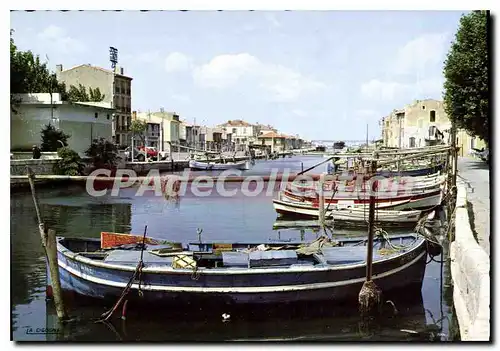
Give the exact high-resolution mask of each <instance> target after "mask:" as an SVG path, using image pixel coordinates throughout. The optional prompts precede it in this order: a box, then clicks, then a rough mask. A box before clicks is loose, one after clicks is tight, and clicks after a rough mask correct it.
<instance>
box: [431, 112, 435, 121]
mask: <svg viewBox="0 0 500 351" xmlns="http://www.w3.org/2000/svg"><path fill="white" fill-rule="evenodd" d="M430 121H431V122H436V111H434V110H433V111H431V112H430Z"/></svg>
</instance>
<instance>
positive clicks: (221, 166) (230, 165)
mask: <svg viewBox="0 0 500 351" xmlns="http://www.w3.org/2000/svg"><path fill="white" fill-rule="evenodd" d="M189 168H191V169H198V170H214V171H215V170H221V171H222V170H226V169H240V170H247V169H250V164H249V162H248V160H243V161H236V162H225V163H217V162H210V161H209V162H203V161H197V160H190V161H189Z"/></svg>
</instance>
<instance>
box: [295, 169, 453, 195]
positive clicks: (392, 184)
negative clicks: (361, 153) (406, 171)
mask: <svg viewBox="0 0 500 351" xmlns="http://www.w3.org/2000/svg"><path fill="white" fill-rule="evenodd" d="M331 177H332V178H333V179H332V178H330V179H329V178H328V177H325V180H324V181H323V191H324V194H325V196H326V197H328V196H329V195H331V192H332V191H335V192H365V191H366V190H367V189H370V187H371V177H363V175H358V174H353V175H339V176H331ZM360 177H363V179H362V178H360ZM374 179H375V180H374V181H376V188H377V191H378V192H379V193H383V192H391V193H393V192H394V191H397V192H408V191H416V192H421V190H426V189H432V188H438V187H440V186H442V185H443V184H444V182H445V181H446V176H445V175H440V174H439V173H437V174H432V175H427V176H419V177H389V178H385V179H380V178H374ZM318 186H319V182H317V181H315V180H314V179H313V180H312V181H308V180H306V179H303V178H302V179H301V178H299V179H298V180H297V179H295V180H294V181H293V182H290V183H288V184H287V186H286V188H285V189H286V190H288V191H293V192H315V191H317V189H318ZM329 192H330V194H329Z"/></svg>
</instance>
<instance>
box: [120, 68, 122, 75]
mask: <svg viewBox="0 0 500 351" xmlns="http://www.w3.org/2000/svg"><path fill="white" fill-rule="evenodd" d="M120 74H121V75H122V76H123V67H120Z"/></svg>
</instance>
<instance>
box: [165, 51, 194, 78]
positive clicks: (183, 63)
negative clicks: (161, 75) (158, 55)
mask: <svg viewBox="0 0 500 351" xmlns="http://www.w3.org/2000/svg"><path fill="white" fill-rule="evenodd" d="M191 66H192V59H191V58H190V57H189V56H186V55H184V54H183V53H180V52H172V53H171V54H169V55H168V56H167V58H166V59H165V70H166V71H167V72H168V73H173V72H183V71H188V70H189V69H190V68H191Z"/></svg>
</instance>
